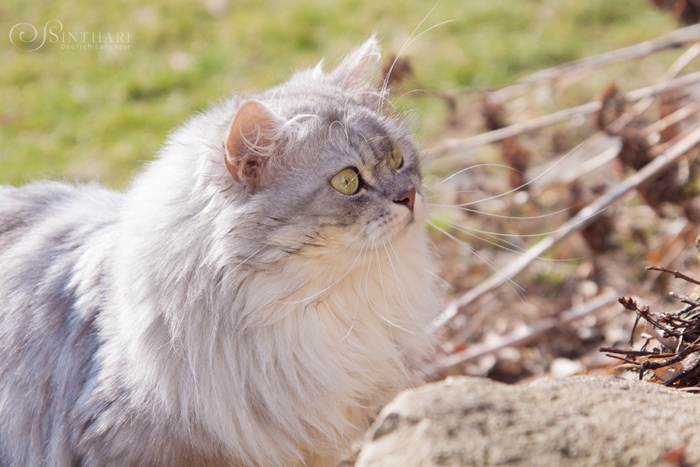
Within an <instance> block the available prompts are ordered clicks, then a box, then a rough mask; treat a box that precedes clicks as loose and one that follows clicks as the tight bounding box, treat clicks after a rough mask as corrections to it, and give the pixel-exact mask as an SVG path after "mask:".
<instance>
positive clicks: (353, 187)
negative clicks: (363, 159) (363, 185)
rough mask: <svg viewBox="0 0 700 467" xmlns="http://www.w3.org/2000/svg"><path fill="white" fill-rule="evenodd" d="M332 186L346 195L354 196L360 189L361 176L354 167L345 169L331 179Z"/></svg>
mask: <svg viewBox="0 0 700 467" xmlns="http://www.w3.org/2000/svg"><path fill="white" fill-rule="evenodd" d="M331 186H332V187H333V188H335V189H336V190H337V191H339V192H341V193H343V194H344V195H354V194H355V193H357V191H358V190H359V189H360V174H359V172H358V171H357V169H354V168H352V167H348V168H346V169H343V170H341V171H340V172H338V173H337V174H335V175H334V176H333V178H331Z"/></svg>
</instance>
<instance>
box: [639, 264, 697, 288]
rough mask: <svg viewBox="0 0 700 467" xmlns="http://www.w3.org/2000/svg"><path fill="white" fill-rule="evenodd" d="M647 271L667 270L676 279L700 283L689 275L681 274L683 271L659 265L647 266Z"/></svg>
mask: <svg viewBox="0 0 700 467" xmlns="http://www.w3.org/2000/svg"><path fill="white" fill-rule="evenodd" d="M647 271H661V272H667V273H669V274H673V276H674V277H675V278H676V279H683V280H684V281H688V282H691V283H693V284H696V285H700V281H699V280H697V279H693V278H692V277H690V276H686V275H685V274H683V273H682V272H680V271H674V270H672V269H668V268H664V267H661V266H649V267H648V268H647Z"/></svg>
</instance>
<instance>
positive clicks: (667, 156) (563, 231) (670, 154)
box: [433, 128, 700, 329]
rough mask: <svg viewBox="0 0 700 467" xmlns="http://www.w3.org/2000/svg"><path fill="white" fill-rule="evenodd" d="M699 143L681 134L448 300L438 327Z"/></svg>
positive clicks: (694, 135) (697, 137)
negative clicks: (549, 231)
mask: <svg viewBox="0 0 700 467" xmlns="http://www.w3.org/2000/svg"><path fill="white" fill-rule="evenodd" d="M698 143H700V128H696V129H694V130H692V131H691V132H690V133H689V134H685V133H684V134H682V135H679V137H677V138H676V139H675V140H674V144H673V146H671V147H670V148H669V149H668V151H666V152H665V153H663V154H660V155H659V156H657V157H656V158H654V160H652V161H651V162H649V163H648V164H647V165H645V166H644V167H643V168H642V169H640V170H639V171H638V172H636V173H634V174H633V175H631V176H629V177H628V178H626V179H625V180H623V181H622V182H620V183H619V184H617V185H616V186H614V187H612V188H611V189H610V190H609V191H608V192H607V193H605V194H604V195H602V196H600V197H599V198H597V199H596V200H595V201H594V202H593V203H591V204H589V205H588V206H586V207H585V208H583V209H582V210H581V211H579V212H578V213H577V214H576V215H575V216H573V217H572V218H571V219H569V220H568V221H567V222H565V223H564V224H563V225H562V226H561V227H560V228H559V229H557V230H556V231H554V232H553V233H552V234H550V235H548V236H546V237H545V238H543V239H542V240H540V241H539V242H538V243H536V244H535V245H534V246H532V247H531V248H530V249H528V250H527V251H526V252H524V253H523V254H522V256H520V258H518V259H517V260H516V261H513V262H512V263H510V265H509V266H507V267H505V268H504V269H503V270H501V271H499V272H498V273H497V274H494V275H492V276H491V277H489V278H488V279H486V280H485V281H483V282H482V283H480V284H479V285H478V286H476V287H474V288H473V289H472V290H470V291H469V292H467V293H465V294H464V295H462V296H461V297H459V298H457V299H455V300H452V301H451V302H450V303H448V305H447V307H446V308H445V310H444V311H443V312H442V314H440V316H438V318H437V319H436V320H435V321H434V323H433V326H434V329H437V328H440V327H442V326H443V325H444V324H446V323H448V322H449V321H450V320H451V319H452V318H453V317H454V316H455V315H456V314H457V312H458V311H459V309H460V308H461V307H463V306H466V305H467V304H469V303H471V302H473V301H474V300H476V299H477V298H479V297H481V296H482V295H484V294H485V293H488V292H490V291H492V290H494V289H496V288H498V287H500V286H501V285H502V284H503V283H505V282H506V281H507V280H509V279H512V278H513V277H514V276H515V275H516V274H518V273H520V272H521V271H522V270H523V269H525V267H526V266H527V265H528V264H530V263H531V262H532V261H533V260H534V259H535V258H538V257H539V256H540V255H542V254H543V253H544V252H545V251H547V250H548V249H549V248H551V247H552V246H553V245H555V244H557V243H558V242H560V241H561V240H563V239H564V238H566V237H568V236H569V235H570V234H571V233H572V232H575V231H576V230H579V229H582V228H583V227H585V226H586V225H588V224H589V223H590V222H591V221H592V220H593V219H594V218H595V217H596V216H597V215H598V214H600V213H601V212H602V211H603V210H604V209H606V208H607V207H609V206H610V205H611V204H613V203H614V202H615V201H617V200H618V199H619V198H621V197H622V196H623V195H625V194H627V193H628V192H629V191H630V190H632V189H634V188H636V187H638V186H639V185H641V184H642V183H644V182H646V181H648V180H650V179H652V178H653V177H655V176H656V175H658V174H659V173H660V172H661V171H663V170H664V169H665V168H666V167H668V166H669V165H671V164H672V163H674V162H676V161H677V160H678V159H679V158H680V157H681V156H682V155H683V154H685V153H686V152H688V151H689V150H691V149H692V148H693V147H695V146H696V145H697V144H698Z"/></svg>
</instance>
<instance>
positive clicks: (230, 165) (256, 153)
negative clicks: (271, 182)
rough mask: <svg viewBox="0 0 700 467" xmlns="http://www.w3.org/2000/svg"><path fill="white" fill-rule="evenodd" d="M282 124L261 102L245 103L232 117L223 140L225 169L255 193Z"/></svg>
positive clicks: (278, 137) (277, 139)
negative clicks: (226, 135) (224, 142)
mask: <svg viewBox="0 0 700 467" xmlns="http://www.w3.org/2000/svg"><path fill="white" fill-rule="evenodd" d="M281 127H282V123H281V120H280V119H279V117H277V116H276V115H275V114H273V113H272V112H271V111H270V110H269V109H268V108H267V107H266V106H265V105H264V104H263V103H262V102H259V101H256V100H249V101H245V102H244V103H243V104H242V105H241V106H240V108H239V109H238V111H237V112H236V116H235V117H234V118H233V123H231V129H230V130H229V134H228V138H227V139H226V157H225V162H226V168H227V169H228V171H229V173H230V174H231V176H232V177H233V179H234V180H236V181H237V182H243V183H246V184H248V185H249V186H250V188H251V189H252V191H256V190H258V189H259V188H260V187H261V186H262V184H263V183H264V180H265V176H266V174H267V170H266V167H267V164H268V161H269V159H270V157H271V156H272V155H273V154H274V153H275V151H276V150H277V148H278V146H279V140H280V136H281Z"/></svg>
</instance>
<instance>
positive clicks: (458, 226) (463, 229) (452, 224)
mask: <svg viewBox="0 0 700 467" xmlns="http://www.w3.org/2000/svg"><path fill="white" fill-rule="evenodd" d="M436 216H438V215H436ZM439 217H440V218H439V219H438V220H439V221H441V222H444V223H445V224H447V225H449V226H450V227H452V228H454V229H457V230H459V231H460V232H462V233H465V234H467V235H471V236H472V237H474V238H476V239H479V240H481V241H483V242H486V243H489V244H491V245H493V246H495V247H497V248H501V249H503V250H506V251H510V252H511V253H515V254H522V253H524V252H526V251H527V250H528V248H525V247H522V246H520V245H517V244H515V243H512V242H509V241H507V240H504V239H502V238H498V237H496V236H495V235H491V234H488V233H484V235H485V236H486V237H490V238H492V239H493V240H495V241H490V240H487V239H486V238H483V237H480V236H478V235H476V234H475V233H473V232H471V230H473V229H470V228H469V227H466V226H463V225H461V224H459V223H457V222H455V221H453V220H451V219H448V218H446V217H443V216H439ZM497 242H502V243H505V244H506V245H509V246H511V247H513V248H508V247H506V246H503V245H501V244H500V243H497ZM535 259H539V260H540V261H545V262H548V263H566V262H571V261H578V260H580V259H581V258H568V259H553V258H545V257H543V256H536V257H535Z"/></svg>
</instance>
